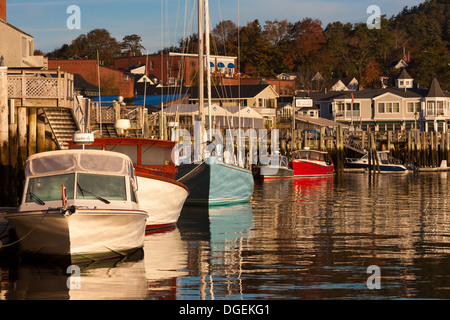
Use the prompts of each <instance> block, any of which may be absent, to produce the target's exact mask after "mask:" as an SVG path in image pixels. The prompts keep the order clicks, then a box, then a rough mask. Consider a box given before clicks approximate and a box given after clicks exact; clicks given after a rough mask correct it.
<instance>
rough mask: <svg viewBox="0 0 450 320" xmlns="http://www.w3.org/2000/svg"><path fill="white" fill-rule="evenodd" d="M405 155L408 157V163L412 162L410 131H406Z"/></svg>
mask: <svg viewBox="0 0 450 320" xmlns="http://www.w3.org/2000/svg"><path fill="white" fill-rule="evenodd" d="M407 152H408V153H407V157H408V162H409V163H413V160H412V137H411V131H408V150H407Z"/></svg>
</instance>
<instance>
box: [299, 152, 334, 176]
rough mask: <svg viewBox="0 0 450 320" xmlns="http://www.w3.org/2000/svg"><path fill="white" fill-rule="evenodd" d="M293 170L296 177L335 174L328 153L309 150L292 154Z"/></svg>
mask: <svg viewBox="0 0 450 320" xmlns="http://www.w3.org/2000/svg"><path fill="white" fill-rule="evenodd" d="M292 169H293V170H294V176H295V177H318V176H329V175H333V173H334V166H333V163H332V162H331V159H330V156H329V155H328V152H325V151H318V150H309V149H304V150H298V151H294V152H292Z"/></svg>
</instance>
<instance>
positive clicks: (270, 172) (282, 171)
mask: <svg viewBox="0 0 450 320" xmlns="http://www.w3.org/2000/svg"><path fill="white" fill-rule="evenodd" d="M258 169H259V175H260V176H261V177H262V178H263V179H265V180H267V179H286V178H293V177H294V170H292V169H289V168H285V167H270V166H260V167H259V168H258Z"/></svg>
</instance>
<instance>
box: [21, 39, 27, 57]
mask: <svg viewBox="0 0 450 320" xmlns="http://www.w3.org/2000/svg"><path fill="white" fill-rule="evenodd" d="M27 54H28V41H27V39H26V38H25V37H22V57H24V58H26V57H27V56H28V55H27Z"/></svg>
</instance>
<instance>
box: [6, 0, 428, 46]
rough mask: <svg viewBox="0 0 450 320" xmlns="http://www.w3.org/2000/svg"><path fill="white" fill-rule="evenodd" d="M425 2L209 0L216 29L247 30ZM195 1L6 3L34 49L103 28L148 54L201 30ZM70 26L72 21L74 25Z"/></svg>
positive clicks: (360, 17)
mask: <svg viewBox="0 0 450 320" xmlns="http://www.w3.org/2000/svg"><path fill="white" fill-rule="evenodd" d="M422 2H424V0H307V1H301V0H210V1H209V10H210V17H211V28H214V27H215V26H216V25H217V24H218V23H219V22H220V21H223V20H232V21H233V22H235V23H236V24H237V25H240V26H244V25H246V24H247V23H248V22H251V21H253V20H255V19H258V20H259V22H260V24H261V25H264V21H267V20H271V21H274V20H284V19H286V20H288V21H290V22H297V21H301V20H303V19H304V18H307V17H309V18H313V19H319V20H320V21H321V22H322V27H323V28H325V27H326V25H327V24H328V23H331V22H334V21H340V22H342V23H347V22H350V23H357V22H366V21H367V19H368V18H369V17H370V16H371V15H372V14H373V12H372V11H370V12H369V13H368V12H367V9H368V7H369V6H371V5H376V6H378V7H379V8H380V12H381V14H382V15H386V16H387V18H390V17H391V16H392V15H396V14H397V13H399V12H400V11H401V10H402V9H403V8H404V7H405V6H408V7H412V6H416V5H418V4H419V3H422ZM71 5H76V6H78V7H79V9H80V15H79V19H78V21H79V22H80V29H73V28H68V24H67V22H68V20H69V22H71V23H72V25H73V22H75V21H77V20H73V18H76V16H74V11H69V13H67V9H68V8H69V6H71ZM196 6H197V2H196V0H79V1H77V0H69V1H66V0H61V1H52V0H7V21H8V23H10V24H12V25H13V26H15V27H17V28H19V29H21V30H23V31H24V32H26V33H28V34H30V35H32V36H33V37H34V47H35V49H39V50H41V51H43V52H50V51H53V50H54V49H57V48H60V47H61V46H62V45H63V44H65V43H67V44H70V43H71V41H72V40H73V39H75V38H77V37H78V36H79V35H80V34H83V33H84V34H86V33H88V32H89V31H91V30H93V29H96V28H103V29H106V30H108V31H109V32H110V33H111V36H113V37H115V38H116V39H117V40H118V41H121V40H122V38H123V37H124V36H125V35H130V34H138V35H139V36H141V38H142V45H143V46H144V47H145V51H146V52H148V53H155V52H157V51H158V50H160V49H161V48H162V47H168V46H171V45H175V46H177V45H178V40H179V39H181V38H183V37H184V36H185V35H189V34H192V33H196V32H197V8H196ZM69 25H70V23H69Z"/></svg>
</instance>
